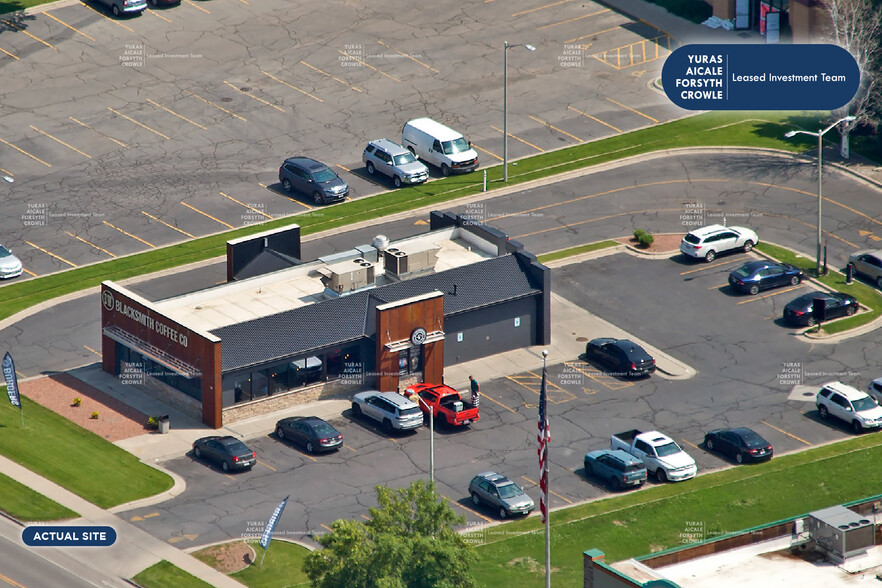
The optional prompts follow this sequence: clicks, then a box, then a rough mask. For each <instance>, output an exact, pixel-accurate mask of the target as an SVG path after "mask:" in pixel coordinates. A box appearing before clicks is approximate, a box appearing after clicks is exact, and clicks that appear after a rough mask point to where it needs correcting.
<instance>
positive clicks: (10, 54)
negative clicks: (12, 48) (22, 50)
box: [0, 47, 21, 61]
mask: <svg viewBox="0 0 882 588" xmlns="http://www.w3.org/2000/svg"><path fill="white" fill-rule="evenodd" d="M0 51H2V52H3V53H5V54H6V55H8V56H10V57H11V58H13V59H15V60H16V61H21V58H20V57H17V56H15V55H13V54H12V53H10V52H9V51H7V50H6V49H3V48H2V47H0Z"/></svg>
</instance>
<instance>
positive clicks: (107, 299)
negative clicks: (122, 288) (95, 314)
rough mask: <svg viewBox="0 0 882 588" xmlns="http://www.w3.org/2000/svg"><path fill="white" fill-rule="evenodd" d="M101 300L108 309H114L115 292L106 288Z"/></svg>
mask: <svg viewBox="0 0 882 588" xmlns="http://www.w3.org/2000/svg"><path fill="white" fill-rule="evenodd" d="M101 302H102V304H104V308H106V309H107V310H113V292H111V291H110V290H105V291H104V292H102V293H101Z"/></svg>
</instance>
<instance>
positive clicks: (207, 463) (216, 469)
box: [186, 449, 253, 474]
mask: <svg viewBox="0 0 882 588" xmlns="http://www.w3.org/2000/svg"><path fill="white" fill-rule="evenodd" d="M186 456H187V457H189V458H190V461H191V462H193V463H198V464H200V465H203V466H205V467H207V468H208V469H210V470H212V471H214V472H219V473H221V474H241V473H244V472H250V471H251V469H252V468H245V469H244V470H242V469H230V470H229V471H227V472H225V471H224V468H223V466H221V465H220V464H219V463H214V462H213V461H209V460H207V459H205V458H204V457H196V454H194V453H193V450H192V449H191V450H190V451H188V452H187V453H186ZM252 467H253V466H252Z"/></svg>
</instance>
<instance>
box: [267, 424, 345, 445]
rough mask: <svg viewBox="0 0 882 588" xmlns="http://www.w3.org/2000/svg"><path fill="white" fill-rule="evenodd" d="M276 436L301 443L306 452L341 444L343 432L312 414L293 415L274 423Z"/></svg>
mask: <svg viewBox="0 0 882 588" xmlns="http://www.w3.org/2000/svg"><path fill="white" fill-rule="evenodd" d="M276 437H278V438H279V439H290V440H291V441H292V442H293V443H297V444H299V445H302V446H303V447H304V449H306V452H307V453H314V452H316V451H331V450H332V449H338V448H339V447H340V446H341V445H343V434H342V433H341V432H340V431H338V430H337V429H335V428H334V427H332V426H331V425H330V424H328V423H326V422H325V421H323V420H322V419H320V418H318V417H314V416H295V417H288V418H286V419H282V420H280V421H279V422H277V423H276Z"/></svg>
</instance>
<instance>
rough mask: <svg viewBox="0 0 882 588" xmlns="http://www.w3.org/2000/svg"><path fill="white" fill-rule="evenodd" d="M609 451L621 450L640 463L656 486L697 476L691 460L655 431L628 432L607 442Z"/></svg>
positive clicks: (668, 438) (676, 446) (693, 462)
mask: <svg viewBox="0 0 882 588" xmlns="http://www.w3.org/2000/svg"><path fill="white" fill-rule="evenodd" d="M609 447H610V449H621V450H622V451H625V452H626V453H630V454H631V455H633V456H634V457H636V458H637V459H639V460H640V461H642V462H643V465H645V466H646V469H647V470H648V471H650V472H652V473H653V474H655V477H656V478H658V481H659V482H667V481H668V480H670V481H672V482H679V481H682V480H688V479H689V478H694V477H695V475H696V474H697V473H698V466H696V465H695V460H694V459H692V457H691V456H690V455H689V454H688V453H686V452H685V451H683V450H682V449H681V448H680V446H679V445H677V442H676V441H674V440H673V439H671V438H670V437H668V436H667V435H663V434H662V433H659V432H658V431H647V432H645V433H644V432H643V431H640V430H638V429H631V430H630V431H624V432H622V433H616V434H615V435H613V436H611V437H610V438H609Z"/></svg>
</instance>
